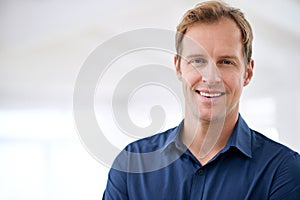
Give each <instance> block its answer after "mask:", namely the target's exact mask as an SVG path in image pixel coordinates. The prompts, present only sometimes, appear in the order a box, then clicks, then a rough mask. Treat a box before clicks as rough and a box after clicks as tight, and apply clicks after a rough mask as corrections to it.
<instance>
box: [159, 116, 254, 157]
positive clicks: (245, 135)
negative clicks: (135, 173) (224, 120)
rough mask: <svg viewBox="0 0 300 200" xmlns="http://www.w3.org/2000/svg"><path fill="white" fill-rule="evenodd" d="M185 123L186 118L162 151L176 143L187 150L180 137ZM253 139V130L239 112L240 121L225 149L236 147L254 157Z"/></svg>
mask: <svg viewBox="0 0 300 200" xmlns="http://www.w3.org/2000/svg"><path fill="white" fill-rule="evenodd" d="M183 123H184V120H183V121H181V123H180V124H179V125H178V126H177V127H175V128H174V129H173V130H172V131H171V132H170V134H169V136H168V138H167V139H166V142H165V145H164V146H163V148H162V149H161V150H162V151H164V150H166V149H168V148H170V147H171V146H172V145H175V147H176V148H177V149H179V150H181V151H182V152H184V151H186V149H187V147H186V146H185V145H184V144H183V143H182V141H181V139H180V134H181V131H182V128H183ZM251 139H252V138H251V130H250V128H249V127H248V125H247V124H246V122H245V121H244V119H243V118H242V116H241V115H240V114H239V117H238V121H237V123H236V125H235V127H234V129H233V132H232V134H231V136H230V138H229V140H228V142H227V144H226V146H225V148H224V149H223V151H227V150H228V149H229V148H230V147H236V148H237V149H238V150H239V151H240V152H241V153H243V154H244V155H246V156H248V157H250V158H252V150H251V143H252V140H251Z"/></svg>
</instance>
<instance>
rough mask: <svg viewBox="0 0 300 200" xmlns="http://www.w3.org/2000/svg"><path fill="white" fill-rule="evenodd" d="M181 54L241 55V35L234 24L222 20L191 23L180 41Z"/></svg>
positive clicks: (225, 19)
mask: <svg viewBox="0 0 300 200" xmlns="http://www.w3.org/2000/svg"><path fill="white" fill-rule="evenodd" d="M182 47H183V52H190V51H193V52H195V51H197V52H198V51H205V52H207V53H217V52H224V51H225V52H230V53H242V34H241V31H240V29H239V28H238V26H237V25H236V23H235V22H234V21H233V20H232V19H229V18H222V19H220V20H219V21H217V22H214V23H199V22H196V23H193V24H192V25H191V26H190V27H188V29H187V32H186V34H185V36H184V38H183V41H182Z"/></svg>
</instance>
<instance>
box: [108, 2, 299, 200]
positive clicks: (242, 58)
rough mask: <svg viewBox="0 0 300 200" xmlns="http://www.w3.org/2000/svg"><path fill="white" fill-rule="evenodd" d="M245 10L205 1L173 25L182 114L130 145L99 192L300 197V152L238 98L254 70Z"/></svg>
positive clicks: (158, 196)
mask: <svg viewBox="0 0 300 200" xmlns="http://www.w3.org/2000/svg"><path fill="white" fill-rule="evenodd" d="M252 38H253V36H252V30H251V27H250V25H249V23H248V21H247V20H246V19H245V18H244V15H243V13H242V12H241V11H240V10H239V9H236V8H232V7H229V6H228V5H226V4H224V3H222V2H216V1H209V2H204V3H200V4H198V5H197V6H196V7H195V8H193V9H191V10H189V11H188V12H187V13H186V14H185V15H184V17H183V19H182V21H181V22H180V24H179V25H178V27H177V35H176V50H177V55H176V56H175V58H174V63H175V69H176V73H177V76H178V78H179V80H180V81H181V82H182V87H183V93H184V96H185V118H184V120H183V121H182V123H181V124H180V125H179V126H178V127H175V128H173V129H170V130H168V131H166V132H164V133H160V134H156V135H154V136H151V137H149V138H145V139H142V140H139V141H137V142H134V143H132V144H130V145H128V146H127V147H126V148H125V150H124V151H122V152H121V154H120V155H119V156H118V157H117V159H116V160H115V163H114V165H113V167H112V169H111V170H110V173H109V178H108V182H107V188H106V190H105V192H104V195H103V199H113V200H117V199H122V200H123V199H130V200H131V199H138V200H141V199H143V200H144V199H151V200H153V199H172V200H173V199H193V200H194V199H208V200H214V199H226V200H227V199H230V200H231V199H234V200H236V199H241V200H245V199H289V200H291V199H300V156H299V154H297V153H296V152H294V151H292V150H290V149H289V148H287V147H285V146H283V145H281V144H278V143H276V142H274V141H272V140H270V139H268V138H266V137H265V136H263V135H261V134H260V133H258V132H256V131H254V130H252V129H250V128H249V127H248V126H247V124H246V123H245V121H244V120H243V118H242V117H241V116H240V115H239V100H240V96H241V93H242V90H243V87H244V86H247V85H248V84H249V82H250V80H251V78H252V75H253V67H254V61H253V60H252V58H251V55H252Z"/></svg>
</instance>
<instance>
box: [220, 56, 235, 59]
mask: <svg viewBox="0 0 300 200" xmlns="http://www.w3.org/2000/svg"><path fill="white" fill-rule="evenodd" d="M220 58H227V59H234V60H238V57H237V56H231V55H224V56H220Z"/></svg>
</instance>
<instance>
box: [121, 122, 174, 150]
mask: <svg viewBox="0 0 300 200" xmlns="http://www.w3.org/2000/svg"><path fill="white" fill-rule="evenodd" d="M177 129H178V126H176V127H174V128H170V129H168V130H166V131H163V132H160V133H156V134H155V135H152V136H149V137H146V138H142V139H139V140H137V141H134V142H132V143H130V144H128V145H127V146H126V147H125V150H126V151H128V152H135V153H141V152H143V153H146V152H153V151H155V150H159V149H161V148H163V147H164V146H165V145H166V142H167V141H168V140H170V139H171V138H173V137H176V134H177Z"/></svg>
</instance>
